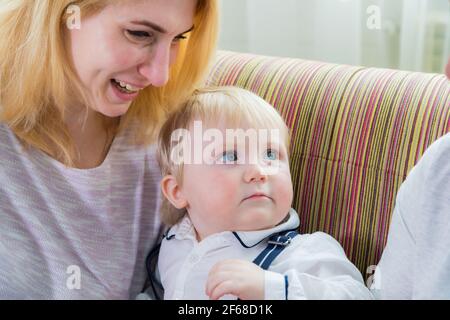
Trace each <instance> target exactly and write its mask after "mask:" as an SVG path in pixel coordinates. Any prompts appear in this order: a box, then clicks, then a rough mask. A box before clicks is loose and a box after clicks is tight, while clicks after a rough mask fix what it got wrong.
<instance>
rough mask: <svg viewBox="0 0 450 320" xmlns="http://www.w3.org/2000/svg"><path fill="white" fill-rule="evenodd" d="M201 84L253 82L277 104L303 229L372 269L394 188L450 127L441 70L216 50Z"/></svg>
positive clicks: (447, 88) (447, 87) (365, 270)
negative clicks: (330, 239)
mask: <svg viewBox="0 0 450 320" xmlns="http://www.w3.org/2000/svg"><path fill="white" fill-rule="evenodd" d="M208 84H209V85H235V86H238V87H242V88H245V89H248V90H251V91H253V92H254V93H256V94H258V95H260V96H261V97H263V98H264V99H266V100H267V101H268V102H269V103H271V104H272V105H273V106H275V108H276V109H277V110H278V111H279V112H280V113H281V115H282V116H283V118H284V119H285V121H286V123H287V124H288V126H289V128H290V129H291V134H292V142H291V148H290V150H291V171H292V179H293V183H294V203H293V207H294V208H295V209H296V210H297V211H298V213H299V215H300V221H301V227H300V231H301V232H302V233H311V232H314V231H323V232H326V233H329V234H331V235H332V236H334V237H335V238H336V239H337V240H338V241H339V242H340V243H341V244H342V246H343V247H344V249H345V251H346V253H347V256H348V257H349V259H350V260H351V261H352V262H353V263H354V264H355V265H356V266H357V267H358V268H359V269H360V271H361V272H362V274H363V275H365V276H369V275H370V274H371V272H372V271H373V270H372V268H371V267H370V266H373V265H376V264H377V263H378V261H379V259H380V257H381V254H382V251H383V248H384V246H385V244H386V240H387V234H388V229H389V222H390V217H391V214H392V211H393V208H394V205H395V197H396V193H397V190H398V188H399V187H400V185H401V184H402V182H403V180H404V179H405V178H406V176H407V174H408V172H409V171H410V170H411V169H412V167H413V166H414V165H415V164H416V163H417V161H418V160H419V159H420V157H421V155H422V154H423V153H424V151H425V150H426V149H427V147H428V146H429V145H430V144H431V143H432V142H433V141H435V140H436V139H437V138H439V137H440V136H442V135H444V134H445V133H447V132H449V131H450V82H449V81H448V80H447V79H446V77H445V76H444V75H438V74H425V73H414V72H405V71H398V70H387V69H377V68H364V67H356V66H347V65H337V64H330V63H322V62H314V61H305V60H298V59H290V58H274V57H265V56H258V55H250V54H243V53H236V52H226V51H221V52H219V54H218V57H217V60H216V62H215V64H214V65H213V69H212V71H211V74H210V75H209V78H208Z"/></svg>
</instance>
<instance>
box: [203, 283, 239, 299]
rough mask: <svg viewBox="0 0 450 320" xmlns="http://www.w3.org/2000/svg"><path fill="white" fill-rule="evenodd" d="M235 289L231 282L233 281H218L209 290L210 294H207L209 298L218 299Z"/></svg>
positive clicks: (232, 292)
mask: <svg viewBox="0 0 450 320" xmlns="http://www.w3.org/2000/svg"><path fill="white" fill-rule="evenodd" d="M234 291H235V286H234V284H233V281H230V280H225V281H222V282H220V283H219V284H218V285H217V286H216V287H215V288H214V289H213V290H212V292H211V295H209V298H210V299H211V300H219V299H220V298H222V297H223V296H224V295H226V294H233V295H236V294H235V293H234Z"/></svg>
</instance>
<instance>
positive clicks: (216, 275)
mask: <svg viewBox="0 0 450 320" xmlns="http://www.w3.org/2000/svg"><path fill="white" fill-rule="evenodd" d="M227 279H229V276H227V273H226V272H223V271H220V269H216V270H211V271H210V272H209V275H208V279H206V288H205V293H206V295H207V296H210V295H211V292H212V291H213V290H214V288H215V287H217V286H218V285H219V284H220V283H221V282H222V281H225V280H227Z"/></svg>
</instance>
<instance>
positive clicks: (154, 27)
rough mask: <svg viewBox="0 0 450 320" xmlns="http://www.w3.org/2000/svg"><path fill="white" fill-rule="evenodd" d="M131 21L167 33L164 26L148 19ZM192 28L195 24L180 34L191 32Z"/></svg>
mask: <svg viewBox="0 0 450 320" xmlns="http://www.w3.org/2000/svg"><path fill="white" fill-rule="evenodd" d="M131 23H134V24H141V25H144V26H147V27H149V28H152V29H153V30H155V31H157V32H159V33H162V34H165V33H167V30H166V29H164V28H163V27H161V26H159V25H157V24H156V23H153V22H150V21H147V20H138V21H131ZM192 30H194V26H192V27H190V28H189V29H188V30H186V31H184V32H181V33H180V34H185V33H188V32H191V31H192Z"/></svg>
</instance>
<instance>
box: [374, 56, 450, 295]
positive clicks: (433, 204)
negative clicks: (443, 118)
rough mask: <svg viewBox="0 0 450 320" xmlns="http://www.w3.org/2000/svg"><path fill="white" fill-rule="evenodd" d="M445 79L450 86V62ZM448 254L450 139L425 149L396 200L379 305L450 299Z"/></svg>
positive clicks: (379, 274)
mask: <svg viewBox="0 0 450 320" xmlns="http://www.w3.org/2000/svg"><path fill="white" fill-rule="evenodd" d="M446 75H447V78H448V79H449V81H450V59H449V61H448V64H447V68H446ZM449 86H450V82H449ZM449 248H450V133H448V134H446V135H445V136H444V137H442V138H440V139H438V140H437V141H436V142H434V143H433V144H432V145H431V146H430V147H429V148H428V149H427V151H426V152H425V154H424V155H423V157H422V159H421V160H420V161H419V163H418V164H417V165H416V166H415V167H414V168H413V169H412V170H411V172H410V173H409V175H408V177H407V179H406V180H405V182H404V183H403V184H402V186H401V188H400V190H399V192H398V194H397V201H396V205H395V209H394V213H393V215H392V221H391V225H390V227H389V236H388V241H387V244H386V248H385V249H384V251H383V256H382V257H381V260H380V263H379V264H378V267H377V270H376V272H375V281H374V283H373V285H372V289H373V292H374V294H375V295H376V296H377V297H379V298H381V299H450V273H449V270H450V249H449Z"/></svg>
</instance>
